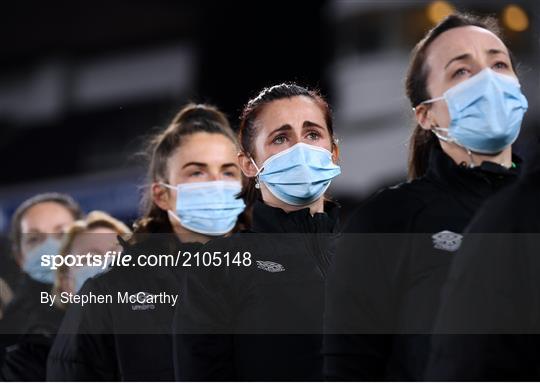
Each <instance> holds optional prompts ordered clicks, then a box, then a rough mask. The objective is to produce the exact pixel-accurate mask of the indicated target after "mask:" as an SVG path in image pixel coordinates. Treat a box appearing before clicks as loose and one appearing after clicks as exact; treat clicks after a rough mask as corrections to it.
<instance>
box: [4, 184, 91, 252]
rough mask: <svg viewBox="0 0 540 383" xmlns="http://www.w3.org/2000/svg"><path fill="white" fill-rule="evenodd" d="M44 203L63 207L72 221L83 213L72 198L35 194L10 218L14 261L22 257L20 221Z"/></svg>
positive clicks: (65, 195)
mask: <svg viewBox="0 0 540 383" xmlns="http://www.w3.org/2000/svg"><path fill="white" fill-rule="evenodd" d="M45 202H53V203H57V204H58V205H60V206H63V207H64V208H66V209H67V210H68V211H69V212H70V213H71V215H72V216H73V219H74V220H78V219H81V218H82V215H83V212H82V210H81V207H80V206H79V204H78V203H77V202H75V200H74V199H73V198H71V197H70V196H69V195H67V194H61V193H42V194H37V195H35V196H33V197H31V198H29V199H27V200H26V201H24V202H23V203H21V204H20V205H19V207H18V208H17V210H15V213H13V217H12V218H11V233H10V237H11V244H12V247H13V256H14V257H15V259H16V260H19V259H20V258H21V256H22V254H21V238H22V233H21V221H22V219H23V217H24V215H25V214H26V212H27V211H28V210H29V209H30V208H31V207H34V206H36V205H38V204H40V203H45Z"/></svg>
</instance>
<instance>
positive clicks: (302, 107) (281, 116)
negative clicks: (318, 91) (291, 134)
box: [258, 96, 325, 128]
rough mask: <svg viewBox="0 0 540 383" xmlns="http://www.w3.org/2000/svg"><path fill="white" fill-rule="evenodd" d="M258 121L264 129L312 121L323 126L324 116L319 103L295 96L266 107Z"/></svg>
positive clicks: (273, 102)
mask: <svg viewBox="0 0 540 383" xmlns="http://www.w3.org/2000/svg"><path fill="white" fill-rule="evenodd" d="M258 120H259V122H260V123H262V125H263V127H264V126H266V125H270V126H268V127H269V128H274V127H279V126H281V125H284V124H294V123H296V122H299V123H300V124H301V123H303V122H304V121H311V122H315V123H317V124H320V125H321V126H325V124H324V114H323V111H322V110H321V108H320V107H319V105H317V103H316V102H315V101H314V100H313V99H311V98H309V97H306V96H295V97H291V98H284V99H280V100H275V101H272V102H270V103H269V104H268V105H266V106H265V107H264V108H263V110H262V111H261V113H260V115H259V117H258Z"/></svg>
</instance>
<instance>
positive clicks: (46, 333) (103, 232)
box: [0, 211, 131, 381]
mask: <svg viewBox="0 0 540 383" xmlns="http://www.w3.org/2000/svg"><path fill="white" fill-rule="evenodd" d="M130 233H131V231H130V230H129V228H128V227H127V226H126V225H125V224H123V223H122V222H121V221H119V220H117V219H115V218H113V217H111V216H110V215H108V214H107V213H104V212H101V211H92V212H90V213H89V214H88V215H87V216H86V218H85V219H84V220H79V221H75V222H74V223H73V224H72V225H71V226H69V228H67V230H66V234H65V236H64V239H63V241H62V244H61V246H60V250H59V252H58V254H60V255H62V256H64V257H65V256H66V255H68V254H90V255H96V254H100V255H102V254H105V253H106V252H107V251H117V250H119V249H120V246H119V242H118V239H117V236H119V235H120V236H125V235H127V234H130ZM102 271H103V268H101V267H96V266H90V265H85V266H72V267H68V266H66V265H65V264H63V265H61V266H60V267H59V268H58V269H57V270H55V271H54V274H55V277H54V286H53V288H52V294H55V295H56V296H57V298H56V300H55V303H54V305H53V306H50V305H48V304H41V305H40V306H39V307H37V308H36V309H34V310H33V311H32V312H31V313H29V314H30V317H29V318H28V320H27V326H26V328H24V329H23V332H24V333H23V335H22V336H21V337H20V338H19V340H18V341H17V343H16V344H14V345H12V346H10V347H9V348H8V350H7V352H6V355H5V361H4V363H3V365H2V367H1V369H0V376H1V377H2V378H3V379H5V380H10V381H21V380H24V381H28V380H33V381H43V380H45V378H46V365H47V355H48V353H49V350H50V348H51V346H52V343H53V340H54V337H55V335H56V333H57V331H58V328H59V327H60V323H61V321H62V318H63V316H64V312H65V310H66V304H64V303H61V301H60V294H61V293H63V292H67V293H72V294H74V293H76V292H77V291H78V290H80V288H81V286H82V284H83V283H84V281H85V280H86V279H88V278H90V277H92V276H94V275H97V274H98V273H100V272H102ZM49 292H50V291H49Z"/></svg>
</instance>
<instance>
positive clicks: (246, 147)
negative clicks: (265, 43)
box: [238, 83, 335, 212]
mask: <svg viewBox="0 0 540 383" xmlns="http://www.w3.org/2000/svg"><path fill="white" fill-rule="evenodd" d="M298 96H305V97H308V98H310V99H312V100H313V101H314V102H315V104H316V105H317V106H318V107H319V108H320V109H321V111H322V112H323V115H324V120H325V122H326V126H327V128H328V132H329V133H330V136H331V138H332V147H334V145H335V140H334V124H333V121H332V110H331V109H330V105H328V102H326V100H325V99H324V98H323V97H322V96H321V94H320V92H319V91H317V90H311V89H307V88H304V87H302V86H299V85H297V84H294V83H282V84H278V85H274V86H271V87H269V88H264V89H263V90H262V91H260V92H259V94H258V95H257V96H256V97H255V98H253V99H251V100H249V102H248V103H247V104H246V106H245V107H244V110H243V111H242V114H241V115H240V130H239V132H238V137H239V138H238V141H239V142H240V149H241V150H242V152H244V153H245V155H246V156H249V157H251V158H254V154H255V148H254V142H255V137H256V135H257V129H256V127H255V122H256V120H257V118H258V117H259V115H260V113H261V112H262V110H263V109H264V108H265V107H266V106H267V105H268V104H270V103H271V102H273V101H277V100H282V99H286V98H293V97H298ZM260 193H261V192H260V190H258V189H256V188H255V179H254V178H247V177H245V178H244V181H243V187H242V193H241V194H240V195H241V196H242V198H244V201H245V203H246V206H247V207H246V211H248V212H249V211H250V209H251V206H252V205H253V203H254V202H255V200H256V199H258V198H260V197H261V194H260Z"/></svg>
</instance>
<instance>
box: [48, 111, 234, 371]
mask: <svg viewBox="0 0 540 383" xmlns="http://www.w3.org/2000/svg"><path fill="white" fill-rule="evenodd" d="M237 152H238V147H237V144H236V137H235V136H234V134H233V132H232V130H231V128H230V125H229V122H228V120H227V118H226V117H225V116H224V115H223V114H222V113H221V112H220V111H219V110H217V109H216V108H214V107H211V106H207V105H194V104H190V105H188V106H186V107H184V108H183V109H182V110H181V111H180V112H179V113H178V115H177V116H176V117H175V118H174V119H173V121H172V123H171V124H170V125H169V127H168V128H167V129H165V130H164V131H163V132H161V133H159V134H157V135H156V136H155V137H154V138H153V139H152V141H151V142H150V146H149V154H150V161H149V170H148V174H149V185H148V186H147V189H146V196H145V200H144V202H145V206H144V207H145V214H144V216H143V217H142V218H141V219H139V220H138V221H137V222H136V223H135V230H134V235H133V236H132V237H131V238H130V239H129V240H128V241H127V242H123V249H122V254H124V255H126V254H129V255H131V256H133V257H134V258H133V259H134V261H133V262H138V261H136V260H135V259H136V257H138V256H139V255H144V256H149V255H172V256H174V257H176V256H177V254H178V253H179V252H182V253H186V252H188V253H191V254H194V253H196V252H197V251H198V250H199V249H200V247H201V245H202V243H205V242H207V241H208V240H209V239H211V238H215V237H218V236H222V235H229V234H230V233H232V232H234V231H235V230H237V229H238V228H240V227H242V226H243V225H244V222H245V218H244V216H243V210H244V202H243V201H242V200H241V199H238V198H236V196H237V194H238V193H239V192H240V190H241V171H240V168H239V166H238V163H237V159H236V156H237ZM138 259H139V260H140V261H143V263H142V264H139V263H137V264H136V267H133V266H132V265H131V264H130V265H129V266H127V267H117V266H114V265H113V266H112V267H111V268H110V269H109V270H108V271H106V272H104V273H103V274H101V275H99V276H97V277H95V278H91V279H89V280H88V281H87V282H86V283H85V284H84V285H83V287H82V289H81V292H80V293H79V294H86V293H89V292H92V293H94V294H113V296H114V298H115V300H116V297H117V296H118V295H117V294H118V293H120V294H123V295H125V294H127V295H129V297H130V299H132V300H133V299H134V301H133V302H131V301H130V303H123V304H122V303H118V304H117V302H116V301H115V302H114V303H113V304H112V305H110V304H109V305H107V304H104V305H100V304H98V305H87V306H84V308H80V307H79V306H76V305H71V306H70V308H69V309H68V313H67V315H66V319H65V321H64V323H63V327H62V329H64V330H66V332H67V333H66V334H60V335H59V336H58V337H57V340H56V342H55V344H54V346H53V349H52V350H51V353H50V355H49V363H48V368H47V377H48V379H53V380H66V379H67V380H151V381H156V380H173V378H174V373H173V363H172V355H171V350H172V340H171V324H172V317H173V313H174V308H175V304H177V301H178V299H181V298H179V297H180V294H182V293H183V291H181V288H180V284H181V281H182V280H183V278H184V275H185V272H186V271H187V270H188V269H187V268H186V267H183V262H184V258H182V259H181V262H180V263H179V264H177V265H176V266H175V265H174V263H173V264H171V263H164V264H163V263H162V264H155V265H153V266H150V263H148V264H146V263H145V262H147V261H148V262H150V260H151V258H150V257H148V258H140V257H139V258H138ZM161 259H162V260H163V262H167V258H161ZM160 293H161V294H164V295H166V296H167V297H173V296H174V297H176V299H174V301H173V300H167V301H165V300H163V301H158V302H152V303H146V301H144V299H143V298H144V297H145V296H158V295H159V294H160ZM73 326H75V328H76V329H77V332H78V334H69V332H73V331H72V329H73ZM62 329H61V330H62Z"/></svg>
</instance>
